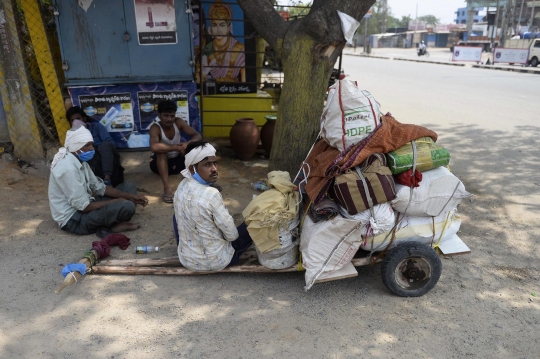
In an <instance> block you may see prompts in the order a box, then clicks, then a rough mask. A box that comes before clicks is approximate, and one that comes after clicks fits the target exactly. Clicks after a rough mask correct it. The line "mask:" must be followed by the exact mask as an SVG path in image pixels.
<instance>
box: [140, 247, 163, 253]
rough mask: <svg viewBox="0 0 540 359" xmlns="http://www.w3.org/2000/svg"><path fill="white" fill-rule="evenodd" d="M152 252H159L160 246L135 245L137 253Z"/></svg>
mask: <svg viewBox="0 0 540 359" xmlns="http://www.w3.org/2000/svg"><path fill="white" fill-rule="evenodd" d="M151 252H159V247H154V246H137V247H135V253H137V254H145V253H151Z"/></svg>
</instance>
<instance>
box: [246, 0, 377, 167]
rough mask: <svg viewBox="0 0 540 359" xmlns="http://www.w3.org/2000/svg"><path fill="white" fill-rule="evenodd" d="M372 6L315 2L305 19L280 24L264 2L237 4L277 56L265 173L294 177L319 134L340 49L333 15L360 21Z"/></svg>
mask: <svg viewBox="0 0 540 359" xmlns="http://www.w3.org/2000/svg"><path fill="white" fill-rule="evenodd" d="M374 3H375V0H332V1H328V0H314V1H313V3H312V5H311V8H310V9H309V12H308V13H307V15H306V16H304V17H301V18H298V19H296V20H292V21H285V20H283V19H282V18H281V16H280V15H279V14H278V12H277V11H276V10H275V9H274V6H273V5H272V3H271V2H270V1H269V0H238V4H239V5H240V6H241V7H242V9H243V10H244V13H245V14H246V16H247V17H248V18H249V20H250V21H251V23H252V24H253V26H254V27H255V29H256V30H257V32H258V33H259V34H260V35H261V36H262V37H263V38H264V39H265V40H266V41H267V42H268V43H269V44H270V46H272V47H273V48H274V49H275V50H276V51H277V52H278V54H279V55H280V58H281V62H282V64H283V73H284V77H285V81H284V84H283V89H282V92H281V97H280V101H279V110H278V120H277V123H276V129H275V133H274V140H273V145H272V152H271V154H270V164H269V169H270V170H271V171H272V170H283V171H288V172H289V173H290V174H291V177H294V176H295V175H296V173H297V171H298V169H299V167H300V164H301V162H302V161H303V160H304V159H305V157H306V155H307V153H308V151H309V149H310V148H311V145H312V144H313V142H314V141H315V139H316V137H317V134H318V133H319V130H320V123H319V120H320V118H321V112H322V109H323V104H324V95H325V93H326V90H327V88H328V79H329V78H330V74H331V73H332V69H333V68H334V64H335V62H336V60H337V58H338V56H339V55H340V53H341V51H342V50H343V47H344V46H345V38H344V37H343V32H342V29H341V22H340V20H339V16H338V14H337V11H336V10H339V11H341V12H343V13H345V14H348V15H349V16H352V17H353V18H355V19H357V20H360V19H362V17H363V16H364V14H365V13H366V12H367V11H368V10H369V8H370V7H371V5H373V4H374Z"/></svg>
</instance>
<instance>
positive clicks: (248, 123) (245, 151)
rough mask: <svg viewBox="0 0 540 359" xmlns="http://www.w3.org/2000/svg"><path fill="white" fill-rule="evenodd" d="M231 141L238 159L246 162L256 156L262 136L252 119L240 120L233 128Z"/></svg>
mask: <svg viewBox="0 0 540 359" xmlns="http://www.w3.org/2000/svg"><path fill="white" fill-rule="evenodd" d="M229 139H230V141H231V146H232V148H233V151H234V154H235V155H236V157H238V158H239V159H241V160H242V161H246V160H249V159H250V158H251V157H253V156H254V155H255V152H256V151H257V147H258V146H259V141H260V139H261V135H260V133H259V128H258V127H257V125H256V124H255V121H254V120H253V119H252V118H239V119H237V120H236V123H235V124H234V126H233V127H232V128H231V133H230V135H229Z"/></svg>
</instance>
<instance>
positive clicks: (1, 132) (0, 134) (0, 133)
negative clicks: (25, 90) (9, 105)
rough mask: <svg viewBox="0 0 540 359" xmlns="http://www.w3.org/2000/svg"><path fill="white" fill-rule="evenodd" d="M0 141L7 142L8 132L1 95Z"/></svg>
mask: <svg viewBox="0 0 540 359" xmlns="http://www.w3.org/2000/svg"><path fill="white" fill-rule="evenodd" d="M0 142H9V132H8V126H7V120H6V113H5V111H4V104H3V103H2V96H0Z"/></svg>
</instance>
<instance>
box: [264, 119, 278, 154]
mask: <svg viewBox="0 0 540 359" xmlns="http://www.w3.org/2000/svg"><path fill="white" fill-rule="evenodd" d="M265 118H266V123H265V124H264V125H263V127H262V128H261V142H262V146H263V148H264V151H265V152H266V157H268V158H270V151H271V150H272V140H273V139H274V129H275V127H276V120H277V116H275V115H270V116H265Z"/></svg>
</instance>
